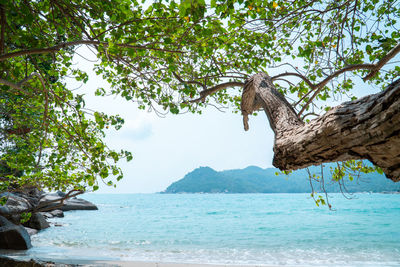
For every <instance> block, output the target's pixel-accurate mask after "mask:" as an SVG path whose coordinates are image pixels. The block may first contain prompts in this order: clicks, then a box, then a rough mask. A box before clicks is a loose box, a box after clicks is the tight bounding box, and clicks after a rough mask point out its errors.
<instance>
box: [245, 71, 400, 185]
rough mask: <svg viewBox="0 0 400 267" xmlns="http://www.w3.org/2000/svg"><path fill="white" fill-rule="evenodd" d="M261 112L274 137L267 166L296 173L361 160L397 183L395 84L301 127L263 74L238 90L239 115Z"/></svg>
mask: <svg viewBox="0 0 400 267" xmlns="http://www.w3.org/2000/svg"><path fill="white" fill-rule="evenodd" d="M261 107H262V108H263V109H264V110H265V113H266V114H267V117H268V119H269V122H270V125H271V128H272V130H273V131H274V133H275V142H274V159H273V165H274V166H275V167H277V168H279V169H281V170H296V169H300V168H305V167H308V166H310V165H318V164H321V163H324V162H336V161H345V160H352V159H357V160H358V159H367V160H369V161H371V162H372V163H373V164H375V165H376V166H379V167H380V168H381V169H382V170H383V171H384V173H385V174H386V177H387V178H389V179H391V180H393V181H395V182H397V181H400V79H399V80H397V81H395V82H394V83H392V84H391V85H390V86H388V87H387V88H386V90H385V91H382V92H379V93H377V94H373V95H369V96H366V97H363V98H361V99H358V100H355V101H350V102H345V103H343V104H341V105H339V106H336V107H335V108H333V109H331V110H330V111H328V112H327V113H325V114H324V115H322V116H320V117H318V118H316V119H314V120H312V121H311V122H310V123H307V124H304V123H303V122H302V121H301V120H300V119H299V117H298V116H297V114H296V112H295V111H294V110H293V109H292V107H291V106H290V104H289V103H288V102H287V101H286V99H285V98H284V96H283V95H282V94H280V93H279V92H278V91H277V90H276V89H275V87H274V85H273V83H272V81H271V78H270V77H269V76H268V75H267V74H264V73H259V74H256V75H254V76H253V77H252V78H251V79H249V80H248V81H247V82H246V84H245V87H244V90H243V96H242V114H243V116H244V117H243V122H244V125H245V129H246V130H247V129H248V125H247V116H248V114H251V113H252V112H253V111H256V110H258V109H260V108H261Z"/></svg>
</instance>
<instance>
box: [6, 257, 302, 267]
mask: <svg viewBox="0 0 400 267" xmlns="http://www.w3.org/2000/svg"><path fill="white" fill-rule="evenodd" d="M0 263H1V264H7V266H11V265H12V266H18V267H27V266H29V267H30V266H32V267H41V266H43V267H272V266H271V265H263V264H258V265H257V264H249V265H245V264H238V265H236V264H202V263H174V262H151V261H123V260H122V261H119V260H84V259H66V260H51V259H46V258H42V259H20V258H18V257H15V258H14V257H10V256H4V255H0ZM10 264H11V265H10ZM285 266H287V265H285ZM287 267H290V266H287ZM297 267H300V266H297Z"/></svg>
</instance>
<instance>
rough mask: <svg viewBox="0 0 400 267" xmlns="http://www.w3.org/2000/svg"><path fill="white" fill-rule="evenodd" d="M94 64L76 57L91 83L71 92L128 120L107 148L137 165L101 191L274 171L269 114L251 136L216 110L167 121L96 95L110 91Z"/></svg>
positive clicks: (254, 124)
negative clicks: (195, 174) (209, 172)
mask: <svg viewBox="0 0 400 267" xmlns="http://www.w3.org/2000/svg"><path fill="white" fill-rule="evenodd" d="M82 56H83V57H82ZM87 59H89V60H87ZM94 60H96V57H95V55H94V54H93V53H92V52H91V51H90V50H88V49H87V48H85V47H81V48H79V49H78V50H77V53H76V54H75V57H74V62H75V66H74V67H75V68H79V69H81V70H84V71H86V72H87V73H88V75H89V81H88V82H87V83H86V84H81V83H77V82H76V81H72V80H70V81H67V87H68V88H69V89H76V88H78V87H79V89H78V90H74V92H75V93H79V94H84V99H85V102H86V108H90V109H93V110H96V111H102V112H105V113H106V114H109V115H116V114H118V115H120V116H121V117H122V118H124V120H125V124H124V126H123V127H122V129H121V130H119V131H116V130H112V129H111V128H110V129H109V130H108V132H106V133H107V137H106V143H107V145H108V146H109V147H110V148H112V149H115V150H117V151H119V150H121V149H124V150H128V151H130V152H132V154H133V160H132V161H130V162H128V163H126V162H125V161H124V160H123V161H122V162H121V164H120V167H121V168H122V170H123V172H124V178H123V179H122V180H121V181H119V182H118V183H117V187H116V188H114V187H110V186H106V185H105V184H102V183H100V184H99V185H100V190H98V191H96V192H98V193H155V192H161V191H163V190H165V189H166V188H167V187H168V186H169V185H170V184H171V183H172V182H175V181H177V180H180V179H182V178H183V177H184V176H185V174H187V173H189V172H191V171H193V170H194V169H196V168H198V167H200V166H208V167H211V168H213V169H214V170H217V171H221V170H228V169H242V168H246V167H248V166H251V165H253V166H259V167H261V168H268V167H273V166H272V158H273V151H272V148H273V142H274V134H273V131H272V130H271V128H270V126H269V122H268V119H267V117H266V115H265V113H264V112H259V114H258V116H251V117H250V120H249V124H250V129H249V131H247V132H246V131H244V129H243V122H242V116H241V115H240V113H238V114H234V113H233V112H232V111H233V109H232V110H227V111H226V112H221V111H219V110H217V109H216V108H214V107H212V106H210V107H208V108H207V109H205V110H203V114H201V115H199V114H179V115H173V114H168V115H167V116H166V117H165V118H161V117H158V116H157V115H156V113H155V112H148V111H144V110H139V109H138V108H137V104H136V103H134V102H128V101H126V100H124V99H122V98H120V97H117V96H107V97H99V96H95V95H94V92H95V90H96V89H97V88H99V87H103V88H105V89H107V88H109V85H108V83H107V82H106V81H104V80H103V79H102V78H101V77H100V76H97V75H96V74H95V73H94V72H93V70H92V69H93V66H94V63H93V62H92V61H94ZM270 75H274V73H270ZM355 88H356V90H354V94H355V95H357V96H358V97H361V96H364V95H368V94H371V93H375V92H376V91H377V89H376V88H373V87H371V86H368V85H367V84H365V83H363V82H360V81H358V82H357V81H356V85H355ZM231 90H238V89H231ZM350 96H351V95H350ZM345 100H347V99H345V98H339V99H337V101H336V102H332V103H329V102H328V104H330V105H331V106H336V105H338V104H339V103H340V102H343V101H345Z"/></svg>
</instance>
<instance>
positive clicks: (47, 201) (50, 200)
mask: <svg viewBox="0 0 400 267" xmlns="http://www.w3.org/2000/svg"><path fill="white" fill-rule="evenodd" d="M64 196H65V193H63V192H56V193H50V194H46V195H44V196H43V197H42V198H41V199H40V202H39V206H40V207H43V208H45V209H52V208H54V209H59V210H62V211H69V210H97V209H98V208H97V206H96V205H94V204H93V203H91V202H89V201H87V200H84V199H81V198H76V197H73V198H70V199H66V200H64V203H63V205H60V203H59V202H54V201H56V200H58V199H60V200H61V199H62V198H63V197H64Z"/></svg>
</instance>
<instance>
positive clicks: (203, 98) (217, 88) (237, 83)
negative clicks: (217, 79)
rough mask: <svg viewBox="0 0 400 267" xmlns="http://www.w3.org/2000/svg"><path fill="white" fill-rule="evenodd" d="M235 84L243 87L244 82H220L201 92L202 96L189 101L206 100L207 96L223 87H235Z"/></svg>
mask: <svg viewBox="0 0 400 267" xmlns="http://www.w3.org/2000/svg"><path fill="white" fill-rule="evenodd" d="M234 86H240V87H243V86H244V83H241V82H226V83H221V84H218V85H216V86H214V87H211V88H210V89H206V90H203V91H201V92H200V97H199V98H197V99H193V100H191V101H189V102H190V103H199V102H204V101H205V100H206V97H207V96H209V95H211V94H213V93H215V92H217V91H220V90H223V89H226V88H229V87H234Z"/></svg>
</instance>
